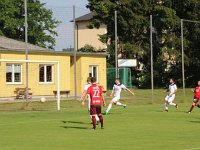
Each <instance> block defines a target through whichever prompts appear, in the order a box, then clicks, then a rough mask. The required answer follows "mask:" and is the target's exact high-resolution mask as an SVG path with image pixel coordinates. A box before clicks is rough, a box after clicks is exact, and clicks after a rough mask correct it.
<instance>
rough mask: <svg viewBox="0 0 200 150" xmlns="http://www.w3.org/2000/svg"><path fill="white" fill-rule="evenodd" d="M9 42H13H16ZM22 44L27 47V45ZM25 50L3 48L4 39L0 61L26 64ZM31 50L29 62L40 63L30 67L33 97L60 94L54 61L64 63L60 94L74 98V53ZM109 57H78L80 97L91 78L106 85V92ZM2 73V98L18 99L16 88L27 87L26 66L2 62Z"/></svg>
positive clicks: (36, 48) (84, 54)
mask: <svg viewBox="0 0 200 150" xmlns="http://www.w3.org/2000/svg"><path fill="white" fill-rule="evenodd" d="M6 40H10V41H13V40H12V39H6ZM4 42H5V41H4ZM13 42H15V40H14V41H13ZM16 42H17V41H16ZM21 44H22V45H21V46H22V47H23V45H24V43H23V42H22V43H21ZM6 45H7V44H6ZM19 45H20V44H19ZM22 47H21V48H20V46H19V48H18V49H14V48H11V47H6V46H4V45H3V44H2V40H1V37H0V60H25V50H24V49H23V48H22ZM29 48H30V49H29V55H28V59H29V60H37V61H38V62H35V63H33V62H30V63H29V64H28V82H29V83H28V85H29V86H28V87H29V88H30V89H31V93H33V96H43V95H45V96H52V95H54V93H53V91H56V90H57V87H56V86H57V80H56V79H57V73H56V72H57V65H56V64H55V63H51V61H59V63H60V90H61V91H70V95H74V61H73V58H74V56H73V53H70V52H58V51H52V50H46V49H42V48H41V49H40V48H39V47H32V48H31V45H29ZM106 56H107V54H106V53H77V61H76V64H77V70H76V71H77V80H76V81H77V94H78V95H80V94H81V93H82V91H83V86H84V84H86V79H87V77H88V76H94V77H96V78H97V81H98V83H100V84H101V85H103V87H104V89H105V90H106ZM42 61H43V62H42ZM45 61H49V62H45ZM0 72H1V73H0V89H1V90H0V98H4V97H14V96H16V93H15V90H16V88H25V87H26V63H25V62H19V61H14V62H10V61H5V62H0Z"/></svg>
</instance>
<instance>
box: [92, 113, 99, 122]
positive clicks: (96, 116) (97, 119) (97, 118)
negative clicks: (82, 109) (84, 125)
mask: <svg viewBox="0 0 200 150" xmlns="http://www.w3.org/2000/svg"><path fill="white" fill-rule="evenodd" d="M90 118H91V119H92V116H91V115H90ZM95 118H96V121H97V122H99V121H100V120H99V117H98V115H95Z"/></svg>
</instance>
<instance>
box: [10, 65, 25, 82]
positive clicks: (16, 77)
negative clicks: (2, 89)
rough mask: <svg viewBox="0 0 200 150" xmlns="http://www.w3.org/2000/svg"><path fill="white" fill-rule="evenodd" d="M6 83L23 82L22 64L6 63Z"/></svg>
mask: <svg viewBox="0 0 200 150" xmlns="http://www.w3.org/2000/svg"><path fill="white" fill-rule="evenodd" d="M6 83H13V84H15V83H22V65H20V64H6Z"/></svg>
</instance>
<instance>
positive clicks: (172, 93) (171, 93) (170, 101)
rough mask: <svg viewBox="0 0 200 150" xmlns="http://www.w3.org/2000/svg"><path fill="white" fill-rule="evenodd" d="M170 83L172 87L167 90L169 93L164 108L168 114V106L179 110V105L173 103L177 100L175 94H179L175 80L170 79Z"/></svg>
mask: <svg viewBox="0 0 200 150" xmlns="http://www.w3.org/2000/svg"><path fill="white" fill-rule="evenodd" d="M169 82H170V85H169V89H168V90H167V91H168V92H169V93H168V94H167V96H166V97H165V100H164V101H165V104H164V107H165V111H166V112H168V105H171V106H174V107H176V109H177V110H178V105H177V104H175V103H173V102H174V99H175V93H176V92H177V86H176V84H175V82H174V79H170V80H169Z"/></svg>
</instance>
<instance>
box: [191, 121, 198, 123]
mask: <svg viewBox="0 0 200 150" xmlns="http://www.w3.org/2000/svg"><path fill="white" fill-rule="evenodd" d="M189 122H191V123H200V121H189Z"/></svg>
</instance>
